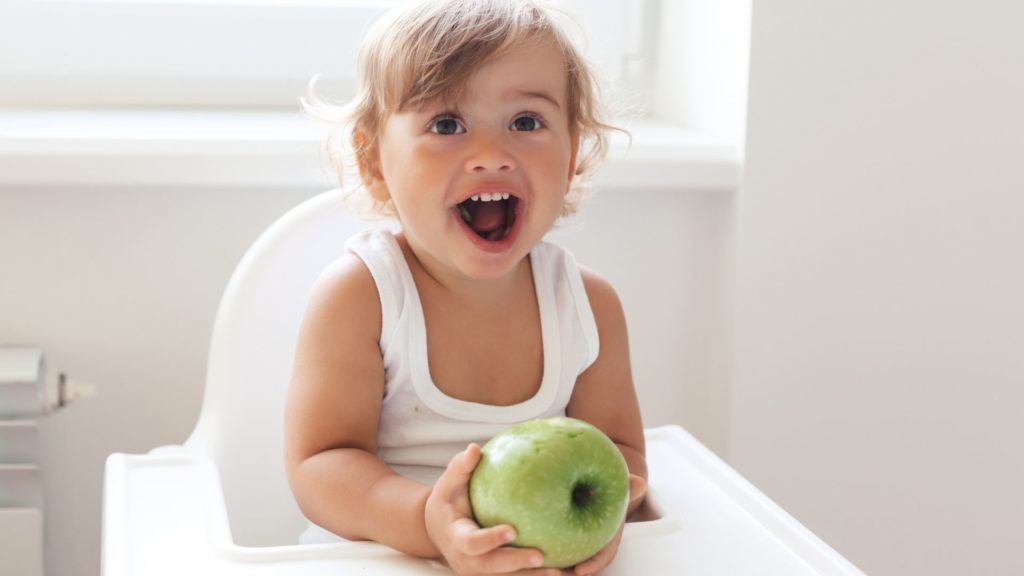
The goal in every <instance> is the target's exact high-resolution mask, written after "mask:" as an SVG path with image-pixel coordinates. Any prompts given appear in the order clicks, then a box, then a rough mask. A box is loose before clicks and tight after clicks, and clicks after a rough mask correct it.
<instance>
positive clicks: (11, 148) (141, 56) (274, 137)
mask: <svg viewBox="0 0 1024 576" xmlns="http://www.w3.org/2000/svg"><path fill="white" fill-rule="evenodd" d="M402 1H405V0H377V1H370V0H364V1H357V0H347V1H346V0H0V184H64V183H76V184H97V185H121V184H124V185H139V184H149V183H152V184H160V185H170V186H195V185H235V186H259V185H262V186H289V185H297V184H298V185H303V186H310V187H313V186H323V185H325V184H326V185H331V184H332V183H333V182H334V181H333V179H332V178H331V177H330V175H329V174H321V171H320V170H319V168H320V167H321V163H320V161H318V160H317V157H318V155H317V151H318V150H319V149H320V146H321V144H322V142H323V138H324V135H325V133H326V129H324V130H322V131H317V130H318V129H319V128H323V127H316V126H313V123H311V122H310V121H309V120H308V119H306V118H304V117H303V116H301V115H300V114H299V102H298V101H299V98H300V97H301V96H302V95H304V94H305V91H306V86H307V84H308V82H309V80H310V79H311V78H312V77H313V76H314V75H317V74H322V75H323V76H322V81H321V82H320V83H319V84H318V89H319V90H321V91H322V93H323V94H326V95H328V96H331V97H335V98H344V97H346V96H347V95H348V94H350V93H351V92H352V91H353V89H354V65H355V55H356V51H357V49H358V45H359V42H360V40H361V38H362V35H363V32H364V30H365V29H366V26H367V25H368V24H369V23H370V22H372V21H373V19H374V18H376V17H377V16H379V15H380V14H381V13H382V12H383V11H385V10H387V9H388V8H391V7H392V6H394V5H395V4H398V3H400V2H402ZM551 2H552V4H554V5H556V6H558V7H560V8H562V9H564V10H566V11H568V12H569V13H571V14H573V15H574V19H575V20H576V21H577V22H578V23H579V24H580V28H581V33H582V35H583V37H584V41H583V47H584V48H585V50H586V51H587V53H588V56H589V57H590V58H591V60H593V61H595V62H596V63H597V64H598V67H599V69H600V70H601V71H602V73H603V76H604V77H605V79H606V80H609V82H607V83H606V84H605V85H604V87H605V91H606V94H609V95H610V96H612V100H613V102H615V103H618V104H624V105H626V106H628V107H630V108H631V109H632V111H633V112H637V111H640V112H643V113H644V114H643V116H644V117H643V118H642V119H641V120H640V121H637V120H635V119H631V120H627V121H623V120H622V119H619V120H617V121H616V123H618V124H624V125H625V126H626V127H627V128H628V129H629V130H630V131H631V133H632V137H633V138H632V146H631V147H630V148H629V150H628V154H627V153H626V149H627V146H626V140H625V139H624V138H613V141H612V150H611V155H610V158H609V162H608V164H607V165H606V166H605V167H604V168H603V169H602V171H601V175H600V179H601V180H602V181H603V182H604V184H606V185H610V186H623V187H625V186H629V187H637V186H654V187H665V188H680V187H682V188H687V187H692V188H700V189H705V188H734V187H735V186H736V184H737V182H738V178H739V173H740V162H741V160H742V153H741V150H742V134H743V131H744V115H745V109H746V70H747V68H746V67H747V50H748V46H749V32H748V29H749V18H750V15H749V12H750V0H551ZM634 115H636V114H634ZM84 158H88V162H83V161H81V160H82V159H84ZM253 158H259V162H258V165H257V166H254V165H253V164H254V162H253Z"/></svg>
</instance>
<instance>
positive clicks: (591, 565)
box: [574, 526, 622, 576]
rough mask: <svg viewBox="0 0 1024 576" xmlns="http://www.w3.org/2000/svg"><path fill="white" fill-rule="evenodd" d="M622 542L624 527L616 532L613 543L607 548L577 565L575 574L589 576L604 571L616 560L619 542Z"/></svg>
mask: <svg viewBox="0 0 1024 576" xmlns="http://www.w3.org/2000/svg"><path fill="white" fill-rule="evenodd" d="M621 541H622V526H620V527H619V531H618V532H616V534H615V536H614V537H613V538H612V541H611V542H609V543H608V545H607V546H605V547H604V548H602V549H601V550H599V551H598V552H597V554H594V556H593V557H592V558H590V559H588V560H586V561H584V562H580V563H579V564H577V565H576V568H575V570H574V571H575V573H576V574H577V575H579V576H589V575H590V574H596V573H598V572H599V571H601V570H602V569H604V567H605V566H608V565H609V564H611V563H612V560H614V559H615V554H616V553H618V551H619V542H621Z"/></svg>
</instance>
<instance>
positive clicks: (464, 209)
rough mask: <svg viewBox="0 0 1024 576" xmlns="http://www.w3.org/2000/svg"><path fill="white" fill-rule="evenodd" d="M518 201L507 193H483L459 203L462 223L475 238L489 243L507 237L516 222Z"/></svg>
mask: <svg viewBox="0 0 1024 576" xmlns="http://www.w3.org/2000/svg"><path fill="white" fill-rule="evenodd" d="M518 205H519V199H518V198H516V197H515V196H512V195H511V194H509V193H507V192H504V193H502V192H484V193H482V194H478V195H475V196H473V197H471V198H467V199H466V200H465V201H464V202H461V203H459V205H458V207H457V208H458V211H459V216H460V217H461V218H462V221H463V222H465V223H466V226H468V227H469V229H470V230H472V231H473V232H475V233H476V235H477V236H479V237H480V238H483V239H484V240H487V241H489V242H499V241H501V240H504V239H505V238H507V237H508V235H509V233H510V232H511V231H512V226H513V224H515V221H516V207H517V206H518Z"/></svg>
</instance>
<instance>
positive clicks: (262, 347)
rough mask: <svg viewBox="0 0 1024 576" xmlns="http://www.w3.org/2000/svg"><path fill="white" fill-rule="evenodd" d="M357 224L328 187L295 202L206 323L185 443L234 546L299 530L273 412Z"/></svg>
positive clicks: (273, 541) (277, 540)
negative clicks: (301, 332)
mask: <svg viewBox="0 0 1024 576" xmlns="http://www.w3.org/2000/svg"><path fill="white" fill-rule="evenodd" d="M366 227H367V224H366V223H364V222H362V221H360V220H358V219H356V218H354V217H352V216H350V215H349V214H348V213H346V211H345V209H344V206H343V203H342V198H341V192H340V191H338V190H333V191H329V192H325V193H322V194H320V195H318V196H315V197H313V198H311V199H309V200H307V201H305V202H303V203H302V204H300V205H298V206H296V207H295V208H293V209H292V210H290V211H289V212H288V213H286V214H285V215H284V216H282V217H281V218H279V219H278V220H277V221H276V222H274V224H272V225H271V226H270V228H268V229H267V230H266V231H265V232H264V233H263V234H262V235H261V236H260V237H259V238H258V239H257V240H256V242H255V243H254V244H253V245H252V247H250V248H249V250H248V252H246V254H245V256H244V257H243V258H242V260H241V262H240V263H239V264H238V267H237V268H236V269H235V272H234V274H233V275H232V277H231V280H230V282H229V283H228V286H227V288H226V289H225V291H224V295H223V296H222V298H221V302H220V307H219V309H218V311H217V317H216V320H215V323H214V327H213V335H212V340H211V343H210V353H209V359H208V366H207V377H206V391H205V396H204V398H203V406H202V411H201V413H200V416H199V421H198V422H197V424H196V427H195V430H194V431H193V432H192V435H191V436H190V437H189V439H188V440H187V441H186V442H185V446H186V448H188V449H191V450H197V451H201V452H203V453H205V454H208V455H210V456H211V457H212V458H213V459H214V460H215V461H216V462H217V465H218V469H219V472H220V476H221V482H222V485H223V488H224V499H225V502H226V504H227V508H228V516H229V518H230V524H231V530H232V536H233V539H234V541H235V543H236V544H240V545H246V546H269V545H285V544H294V543H295V542H296V539H297V537H298V534H299V533H300V532H301V531H302V528H303V527H304V526H305V520H304V519H303V517H302V515H301V513H300V512H299V510H298V507H297V506H296V504H295V501H294V499H293V498H292V494H291V491H290V490H289V488H288V484H287V481H286V479H285V474H284V458H283V434H282V424H283V410H284V399H285V392H286V390H287V387H288V381H289V378H290V374H291V366H292V356H293V353H294V347H295V341H296V337H297V334H298V329H299V324H300V321H301V319H302V314H303V311H304V309H305V306H306V302H307V299H308V296H309V292H310V288H311V287H312V285H313V283H314V281H315V280H316V278H317V276H318V275H319V274H320V273H321V272H322V271H323V269H324V268H325V267H326V266H327V265H328V264H329V263H330V262H332V261H334V260H335V259H337V258H338V257H340V256H341V255H342V254H343V251H344V245H345V240H346V239H347V238H348V237H349V236H351V235H352V234H354V233H355V232H358V231H359V230H361V229H363V228H366Z"/></svg>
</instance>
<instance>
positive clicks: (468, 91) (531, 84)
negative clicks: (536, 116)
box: [441, 40, 569, 109]
mask: <svg viewBox="0 0 1024 576" xmlns="http://www.w3.org/2000/svg"><path fill="white" fill-rule="evenodd" d="M568 85H569V72H568V67H567V63H566V59H565V55H564V53H563V52H562V50H561V48H560V47H559V46H558V45H557V44H555V43H554V42H551V41H548V40H537V41H530V42H521V43H519V44H516V45H514V46H511V47H509V48H507V49H505V50H503V51H502V52H501V53H499V54H498V55H496V56H495V57H493V58H491V59H489V60H487V61H485V62H484V63H483V64H481V65H480V66H479V67H478V68H476V69H475V70H473V71H472V72H470V73H469V75H468V76H467V77H466V78H464V79H462V82H460V83H459V84H457V85H455V86H453V88H454V89H453V90H451V91H449V92H448V93H447V94H445V95H444V96H445V97H442V98H441V100H444V101H446V102H452V103H457V102H460V101H465V100H467V99H482V100H484V101H490V100H517V99H529V98H540V99H542V100H548V101H550V102H551V103H552V104H553V105H555V106H557V107H559V108H562V109H565V108H566V105H567V100H568Z"/></svg>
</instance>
